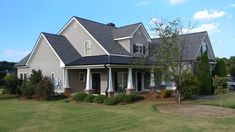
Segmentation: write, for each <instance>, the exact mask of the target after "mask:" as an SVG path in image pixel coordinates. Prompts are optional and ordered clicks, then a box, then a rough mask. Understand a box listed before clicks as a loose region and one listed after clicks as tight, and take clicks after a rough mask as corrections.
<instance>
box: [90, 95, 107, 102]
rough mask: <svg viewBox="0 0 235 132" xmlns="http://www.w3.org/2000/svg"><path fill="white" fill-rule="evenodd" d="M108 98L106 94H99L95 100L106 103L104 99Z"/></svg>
mask: <svg viewBox="0 0 235 132" xmlns="http://www.w3.org/2000/svg"><path fill="white" fill-rule="evenodd" d="M106 98H107V96H105V95H98V96H96V97H95V98H94V100H93V102H94V103H97V104H101V103H104V100H105V99H106Z"/></svg>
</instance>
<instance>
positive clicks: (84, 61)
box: [67, 55, 153, 66]
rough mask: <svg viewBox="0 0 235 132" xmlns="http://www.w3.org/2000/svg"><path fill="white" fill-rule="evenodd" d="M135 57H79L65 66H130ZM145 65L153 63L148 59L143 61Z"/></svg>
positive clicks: (135, 59)
mask: <svg viewBox="0 0 235 132" xmlns="http://www.w3.org/2000/svg"><path fill="white" fill-rule="evenodd" d="M137 60H138V58H136V57H124V56H108V55H100V56H86V57H81V58H79V59H77V60H75V61H73V62H71V63H70V64H68V65H67V66H76V65H98V64H119V65H130V64H133V62H135V61H137ZM144 63H145V65H151V64H153V62H152V61H151V60H149V59H145V62H144Z"/></svg>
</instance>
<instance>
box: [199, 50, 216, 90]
mask: <svg viewBox="0 0 235 132" xmlns="http://www.w3.org/2000/svg"><path fill="white" fill-rule="evenodd" d="M196 77H197V80H198V82H199V92H200V94H203V95H209V94H211V92H212V84H211V73H210V65H209V60H208V56H207V52H205V53H204V54H202V56H201V57H199V58H198V59H197V63H196Z"/></svg>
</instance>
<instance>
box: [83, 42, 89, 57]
mask: <svg viewBox="0 0 235 132" xmlns="http://www.w3.org/2000/svg"><path fill="white" fill-rule="evenodd" d="M84 55H85V56H88V55H91V41H90V40H86V41H84Z"/></svg>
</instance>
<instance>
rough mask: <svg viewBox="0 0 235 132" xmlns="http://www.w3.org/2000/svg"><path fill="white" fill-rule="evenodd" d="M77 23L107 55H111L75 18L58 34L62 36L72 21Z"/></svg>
mask: <svg viewBox="0 0 235 132" xmlns="http://www.w3.org/2000/svg"><path fill="white" fill-rule="evenodd" d="M73 20H74V21H75V22H77V23H78V24H79V25H80V26H81V27H82V29H83V30H84V31H85V32H86V33H87V34H88V35H89V36H90V37H91V38H92V39H93V40H94V41H95V42H96V43H97V44H98V45H99V46H100V47H101V49H103V50H104V52H105V53H106V54H107V55H109V53H108V51H107V50H106V49H105V48H104V47H103V46H102V45H101V44H100V43H99V42H98V41H97V40H96V39H95V38H94V37H93V36H92V35H91V34H90V33H89V32H88V31H87V30H86V28H84V27H83V26H82V24H81V23H80V22H79V21H78V20H77V19H76V18H75V17H72V19H71V20H70V21H69V22H68V23H67V24H66V25H65V26H64V27H63V28H62V29H61V30H60V31H59V33H58V34H60V33H61V32H63V31H64V29H65V28H66V27H67V26H68V25H69V24H70V23H71V22H72V21H73Z"/></svg>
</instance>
